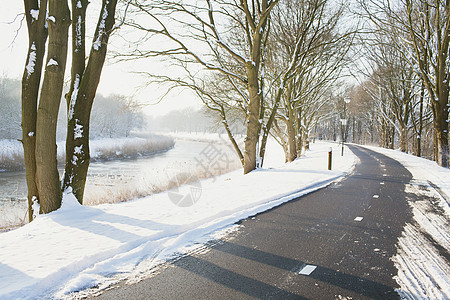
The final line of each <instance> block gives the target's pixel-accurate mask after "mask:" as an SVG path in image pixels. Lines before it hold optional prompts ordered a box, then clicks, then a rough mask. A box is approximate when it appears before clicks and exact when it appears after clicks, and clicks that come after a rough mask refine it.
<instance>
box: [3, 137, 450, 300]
mask: <svg viewBox="0 0 450 300" xmlns="http://www.w3.org/2000/svg"><path fill="white" fill-rule="evenodd" d="M330 147H333V150H334V155H333V171H328V170H327V160H326V157H327V152H328V150H329V148H330ZM373 149H374V150H377V151H381V152H382V153H384V154H386V155H388V156H391V157H394V158H396V159H398V160H399V161H401V162H402V163H403V164H404V165H405V166H406V167H407V168H408V169H409V170H410V171H411V173H412V174H413V175H414V179H415V180H416V181H417V182H420V183H423V184H425V183H427V181H426V180H431V181H432V182H433V184H435V185H436V186H438V187H439V188H440V189H441V190H442V191H444V192H447V191H448V192H449V195H450V191H449V189H450V170H446V169H442V168H439V167H437V166H436V164H435V163H433V162H429V161H427V160H423V159H420V158H416V157H412V156H408V155H405V154H402V153H399V152H396V151H387V150H382V149H378V148H373ZM268 153H272V154H273V152H268ZM338 153H340V152H339V147H338V145H337V144H329V143H322V142H320V143H315V144H312V145H311V151H308V152H306V154H305V155H304V156H303V157H302V158H301V159H298V160H296V161H295V162H293V163H290V164H286V165H281V164H280V154H282V153H281V152H278V154H277V155H272V157H269V158H270V159H268V161H267V162H268V163H269V164H268V165H266V167H265V168H264V169H260V170H257V171H255V172H252V173H250V174H248V175H246V176H243V175H242V174H241V170H238V171H235V172H232V173H228V174H225V175H222V176H219V177H215V178H211V179H208V180H202V181H200V182H196V183H192V184H190V185H186V186H184V187H182V188H180V189H176V190H172V191H169V192H164V193H160V194H156V195H152V196H149V197H145V198H141V199H138V200H134V201H129V202H125V203H118V204H103V205H99V206H95V207H83V206H80V205H78V203H77V202H76V201H75V199H73V197H72V196H71V195H70V194H69V195H65V198H64V203H63V207H62V208H61V209H60V210H58V211H56V212H54V213H51V214H48V215H41V216H39V217H38V218H37V219H36V220H35V221H34V222H32V223H31V224H28V225H26V226H24V227H22V228H20V229H17V230H14V231H11V232H7V233H3V234H0V298H1V299H16V298H21V299H34V298H52V297H54V298H64V297H67V296H68V295H70V293H71V292H74V291H79V290H81V289H85V288H89V287H94V286H98V287H99V288H106V287H107V286H108V285H110V284H112V283H114V282H115V281H117V280H120V279H123V278H139V277H140V276H145V274H146V273H148V272H150V271H151V270H153V269H154V267H155V266H157V265H159V264H160V263H162V262H164V261H166V260H167V259H169V258H171V257H173V256H174V255H177V253H183V252H185V251H187V249H189V247H192V246H194V245H196V244H198V243H203V242H205V241H207V240H208V239H211V238H212V237H214V236H216V235H217V233H218V232H219V233H220V232H226V231H227V230H230V229H232V228H233V224H234V223H235V222H236V221H238V220H241V219H243V218H246V217H248V216H251V215H254V214H256V213H258V212H262V211H265V210H267V209H269V208H272V207H274V206H277V205H280V204H281V203H283V202H286V201H289V200H290V199H293V198H295V197H298V196H300V195H303V194H306V193H309V192H311V191H313V190H316V189H319V188H321V187H323V186H326V185H328V184H329V183H331V182H333V181H335V180H338V179H339V178H341V177H342V176H344V175H345V174H346V173H348V172H350V171H351V170H352V168H353V166H354V164H355V162H356V159H355V156H354V155H352V153H351V151H349V150H346V151H345V153H346V155H345V156H344V157H341V156H340V155H339V154H338ZM280 165H281V166H280ZM274 166H276V167H274ZM274 183H276V184H274ZM414 186H415V185H414V184H413V185H411V189H413V188H414ZM224 191H226V193H225V192H224ZM411 192H412V191H411ZM415 192H417V193H418V192H420V191H415ZM422 192H423V191H422ZM434 196H436V197H437V195H434ZM435 199H438V198H435ZM439 199H441V198H439ZM188 200H189V201H191V203H189V201H188ZM439 201H440V202H439V204H438V207H439V209H441V210H442V212H443V213H442V214H437V213H431V214H430V213H429V209H430V205H432V204H429V203H411V205H412V208H413V211H414V217H415V220H416V222H417V224H419V225H417V224H407V225H406V226H405V231H404V234H403V236H402V237H401V238H400V239H399V241H398V253H397V255H396V256H395V257H394V258H393V261H394V262H395V264H396V266H397V267H398V268H399V274H398V277H397V281H398V282H399V284H400V286H401V288H400V289H399V293H400V294H401V295H402V296H403V297H405V298H406V299H449V298H450V293H449V292H448V291H449V274H450V272H449V267H448V262H446V261H445V260H444V261H443V260H442V258H441V257H440V256H439V255H437V254H438V253H437V252H436V250H435V249H434V248H433V247H428V246H430V245H428V244H427V243H428V242H427V241H428V240H425V241H424V240H422V239H421V238H423V232H422V231H425V232H428V234H429V235H431V236H432V237H433V238H434V239H435V240H436V241H439V242H440V243H441V245H443V246H444V247H447V248H446V249H447V252H448V250H449V248H448V243H449V241H450V239H449V236H448V232H449V230H448V229H449V227H448V219H449V208H448V204H447V203H446V202H445V201H442V200H439ZM420 202H423V201H420ZM176 204H179V205H176ZM181 204H182V205H181ZM425 211H426V212H427V213H426V214H425V213H424V212H425ZM418 226H419V227H418ZM418 229H420V230H418ZM408 251H410V252H408ZM427 251H429V252H427ZM436 285H439V286H440V287H441V289H440V290H438V289H436Z"/></svg>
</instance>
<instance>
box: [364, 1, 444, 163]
mask: <svg viewBox="0 0 450 300" xmlns="http://www.w3.org/2000/svg"><path fill="white" fill-rule="evenodd" d="M361 6H362V7H363V8H364V11H365V13H366V14H367V15H368V16H369V18H370V19H371V20H372V21H373V22H372V25H373V26H374V27H375V28H376V29H377V30H380V31H382V32H383V33H384V34H386V35H390V36H391V38H392V41H393V42H394V45H395V46H396V47H397V48H398V50H399V52H400V53H402V54H403V58H404V59H405V60H406V61H407V62H408V63H409V64H410V65H411V67H412V68H413V69H414V71H415V72H416V73H417V74H418V75H419V77H420V79H421V80H422V82H423V84H424V86H425V88H426V89H427V91H428V94H429V97H430V103H431V107H432V111H433V127H434V128H433V129H434V135H435V159H436V161H437V162H438V164H439V165H440V166H443V167H448V166H449V160H448V154H449V153H448V104H449V101H448V100H449V79H450V78H449V76H450V73H449V72H448V70H449V68H450V59H449V56H450V53H449V45H450V3H449V2H448V1H438V0H417V1H411V0H401V1H399V2H395V3H391V2H390V1H387V0H371V1H361ZM399 32H401V33H402V34H398V33H399ZM392 33H394V34H392ZM405 35H408V36H409V38H408V39H405V38H404V37H405Z"/></svg>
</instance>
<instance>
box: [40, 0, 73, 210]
mask: <svg viewBox="0 0 450 300" xmlns="http://www.w3.org/2000/svg"><path fill="white" fill-rule="evenodd" d="M47 20H48V22H47V23H48V30H49V46H48V54H47V65H46V67H45V74H44V81H43V85H42V90H41V96H40V99H39V108H38V113H37V120H36V167H37V168H36V170H37V185H38V190H39V198H40V204H41V211H42V212H43V213H49V212H51V211H53V210H56V209H58V208H59V207H60V206H61V198H62V194H61V184H60V180H59V173H58V168H57V149H56V123H57V120H58V112H59V105H60V103H61V96H62V89H63V84H64V72H65V68H66V59H67V41H68V29H69V24H70V11H69V7H68V6H67V2H66V1H59V0H50V1H49V17H48V18H47Z"/></svg>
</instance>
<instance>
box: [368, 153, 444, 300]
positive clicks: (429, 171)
mask: <svg viewBox="0 0 450 300" xmlns="http://www.w3.org/2000/svg"><path fill="white" fill-rule="evenodd" d="M367 148H370V149H372V150H374V151H377V152H380V153H382V154H384V155H387V156H389V157H391V158H393V159H395V160H397V161H399V162H400V163H401V164H403V165H404V166H405V167H406V168H407V169H408V170H409V171H410V172H411V174H412V176H413V182H412V184H410V185H408V186H407V191H406V192H408V193H414V194H416V195H419V196H422V199H423V200H421V201H416V202H413V201H411V202H409V204H410V206H411V208H412V212H413V217H414V221H415V223H414V224H409V223H408V224H406V225H405V227H404V229H403V233H402V236H401V237H400V238H399V240H398V243H397V255H395V256H394V257H393V258H392V260H393V261H394V263H395V265H396V267H397V269H398V275H397V277H396V280H397V283H398V284H399V285H400V289H399V290H398V293H399V294H400V295H401V296H402V298H403V299H411V300H413V299H433V300H434V299H442V300H444V299H450V265H449V262H448V258H445V257H443V256H442V253H441V252H446V253H447V254H448V253H449V251H450V206H449V203H448V201H449V197H450V169H446V168H442V167H439V166H438V165H437V164H436V163H435V162H433V161H429V160H427V159H424V158H420V157H416V156H412V155H408V154H405V153H402V152H399V151H394V150H388V149H382V148H376V147H367Z"/></svg>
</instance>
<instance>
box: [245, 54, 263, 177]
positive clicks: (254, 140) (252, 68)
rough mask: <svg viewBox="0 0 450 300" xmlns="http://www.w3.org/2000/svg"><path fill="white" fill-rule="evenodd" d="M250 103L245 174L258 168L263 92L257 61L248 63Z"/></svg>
mask: <svg viewBox="0 0 450 300" xmlns="http://www.w3.org/2000/svg"><path fill="white" fill-rule="evenodd" d="M247 74H248V91H249V99H250V100H249V104H248V114H247V136H246V137H245V140H244V145H245V150H244V174H247V173H249V172H251V171H253V170H254V169H256V152H257V151H258V149H257V144H258V141H259V134H260V131H261V123H260V121H259V114H260V104H261V93H259V83H258V65H257V64H256V63H255V62H253V61H252V62H248V63H247Z"/></svg>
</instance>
